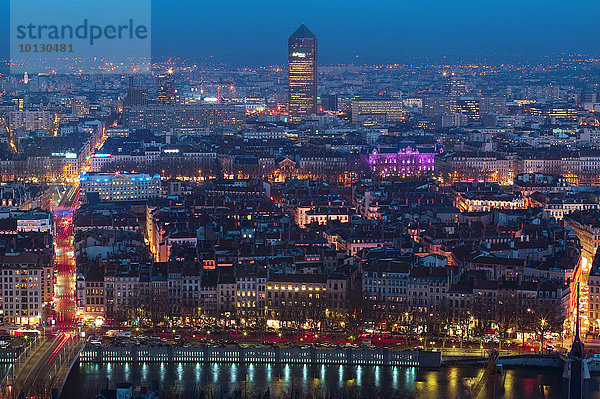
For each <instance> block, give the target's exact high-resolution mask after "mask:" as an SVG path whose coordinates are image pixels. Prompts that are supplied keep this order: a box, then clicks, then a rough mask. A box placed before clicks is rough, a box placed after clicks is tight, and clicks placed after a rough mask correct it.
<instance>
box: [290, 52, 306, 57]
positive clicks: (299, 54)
mask: <svg viewBox="0 0 600 399" xmlns="http://www.w3.org/2000/svg"><path fill="white" fill-rule="evenodd" d="M292 57H298V58H306V53H292Z"/></svg>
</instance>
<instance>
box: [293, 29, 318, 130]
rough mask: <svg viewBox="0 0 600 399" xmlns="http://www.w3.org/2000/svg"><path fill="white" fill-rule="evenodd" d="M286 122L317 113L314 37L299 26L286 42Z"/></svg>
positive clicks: (297, 120) (315, 45)
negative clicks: (287, 118) (287, 116)
mask: <svg viewBox="0 0 600 399" xmlns="http://www.w3.org/2000/svg"><path fill="white" fill-rule="evenodd" d="M288 91H289V93H288V95H289V98H288V113H289V122H291V123H298V122H300V121H301V120H302V119H303V118H305V117H307V116H308V115H310V114H314V113H316V112H317V37H316V36H315V35H314V34H313V33H312V32H311V31H310V30H308V28H307V27H306V26H305V25H304V24H302V25H300V27H299V28H298V29H297V30H296V31H295V32H294V33H293V34H292V35H291V36H290V37H289V39H288Z"/></svg>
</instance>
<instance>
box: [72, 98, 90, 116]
mask: <svg viewBox="0 0 600 399" xmlns="http://www.w3.org/2000/svg"><path fill="white" fill-rule="evenodd" d="M71 112H72V113H73V114H75V115H77V116H79V117H80V118H84V117H86V116H88V115H89V114H90V102H89V101H88V99H87V97H85V96H75V97H73V99H72V100H71Z"/></svg>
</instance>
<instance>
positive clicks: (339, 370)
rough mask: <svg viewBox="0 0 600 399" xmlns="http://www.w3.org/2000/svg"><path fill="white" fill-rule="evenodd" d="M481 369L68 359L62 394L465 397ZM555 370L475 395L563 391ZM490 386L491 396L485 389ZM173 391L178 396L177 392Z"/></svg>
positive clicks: (597, 379) (67, 398)
mask: <svg viewBox="0 0 600 399" xmlns="http://www.w3.org/2000/svg"><path fill="white" fill-rule="evenodd" d="M482 373H483V369H480V368H471V367H442V368H440V369H435V370H428V369H420V368H415V367H382V366H320V365H319V366H304V365H285V366H272V365H263V364H249V365H235V364H200V363H193V364H190V363H185V364H182V363H180V364H166V363H147V364H136V365H134V364H127V363H107V364H102V365H97V364H83V365H80V366H77V365H76V366H75V367H74V368H73V370H72V372H71V374H70V375H69V377H68V379H67V382H66V384H65V387H64V389H63V393H62V396H61V398H62V399H85V398H89V397H93V396H94V395H95V394H96V393H97V392H98V389H99V388H100V386H101V384H102V381H103V380H104V379H105V378H107V377H108V379H109V384H110V386H111V387H113V388H114V385H115V384H117V383H119V382H132V383H134V384H136V385H144V386H147V387H149V389H151V390H153V391H155V392H157V393H159V396H160V397H161V398H169V397H180V398H199V397H200V392H201V391H203V390H204V392H208V391H210V392H212V397H214V398H229V397H234V394H235V393H236V390H237V393H238V397H239V395H240V394H241V395H242V396H241V397H245V398H246V397H247V398H254V397H257V395H261V394H264V393H265V391H266V390H267V389H269V391H270V394H271V398H290V397H295V398H300V397H302V398H304V397H312V398H369V399H375V398H423V399H429V398H432V399H433V398H435V399H438V398H449V399H450V398H465V397H468V396H469V395H468V394H469V392H470V390H471V389H472V387H473V386H474V385H475V384H476V381H477V380H478V377H479V376H481V374H482ZM561 374H562V373H561V371H560V370H539V369H516V370H505V371H504V373H503V374H502V375H500V376H498V377H496V380H495V381H492V382H490V384H488V386H487V387H486V388H484V392H482V394H481V395H480V396H479V397H480V398H491V397H495V398H522V399H524V398H545V399H551V398H565V397H566V388H567V384H566V380H564V379H563V378H562V376H561ZM585 384H586V395H585V397H586V398H600V392H599V390H600V376H599V375H593V376H592V378H591V379H590V380H589V381H586V383H585ZM494 391H495V395H493V394H492V392H494ZM177 393H178V394H179V396H177Z"/></svg>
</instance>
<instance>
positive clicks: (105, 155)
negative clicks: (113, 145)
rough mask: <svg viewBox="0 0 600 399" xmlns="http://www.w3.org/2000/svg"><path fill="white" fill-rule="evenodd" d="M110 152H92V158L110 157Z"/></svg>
mask: <svg viewBox="0 0 600 399" xmlns="http://www.w3.org/2000/svg"><path fill="white" fill-rule="evenodd" d="M110 157H111V155H110V154H94V158H110Z"/></svg>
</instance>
